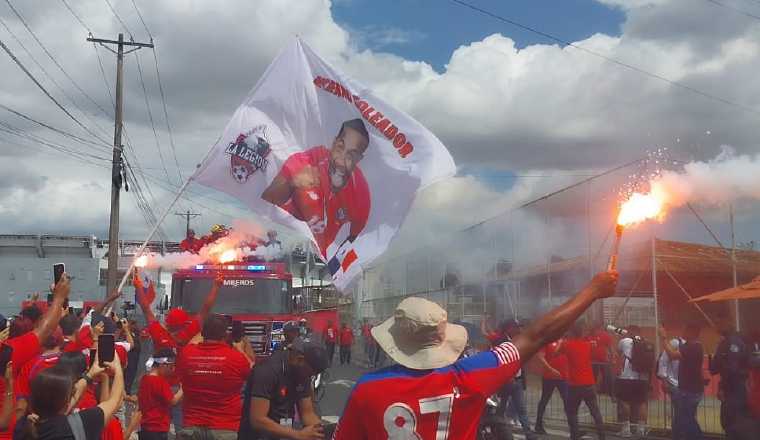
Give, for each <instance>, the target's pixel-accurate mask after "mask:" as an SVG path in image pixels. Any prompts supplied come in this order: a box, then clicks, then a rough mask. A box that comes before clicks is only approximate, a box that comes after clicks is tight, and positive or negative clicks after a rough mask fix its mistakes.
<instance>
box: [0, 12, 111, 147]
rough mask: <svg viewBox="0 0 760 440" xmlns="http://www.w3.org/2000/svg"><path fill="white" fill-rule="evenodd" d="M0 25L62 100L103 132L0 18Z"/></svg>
mask: <svg viewBox="0 0 760 440" xmlns="http://www.w3.org/2000/svg"><path fill="white" fill-rule="evenodd" d="M0 25H2V26H3V27H4V28H5V30H6V31H7V32H8V33H9V34H10V35H11V37H13V39H14V40H15V41H16V43H17V44H18V45H19V46H20V47H21V49H22V50H23V51H24V52H25V53H26V54H27V56H28V57H29V58H30V59H31V60H32V62H33V63H34V64H35V65H36V66H37V67H38V68H39V69H40V70H41V71H42V73H43V74H44V75H45V77H47V79H48V80H50V82H51V83H53V85H54V86H55V87H56V88H57V89H58V91H59V92H60V93H61V94H62V95H63V96H64V98H66V99H67V100H68V101H69V103H70V104H71V105H73V106H74V108H75V109H77V110H78V111H79V113H81V114H82V116H84V118H85V119H87V120H88V121H89V122H90V123H92V124H93V125H95V126H96V127H97V128H99V129H100V130H101V131H103V128H102V127H101V126H99V125H98V124H97V122H95V121H94V120H93V119H92V118H90V117H89V116H88V115H87V112H85V111H84V110H82V108H81V107H80V106H79V104H77V101H76V100H75V99H74V98H73V97H72V96H71V95H69V94H68V93H67V92H66V90H65V89H64V88H63V86H61V85H60V84H59V83H58V81H56V79H55V77H53V75H51V74H50V72H48V71H47V69H45V67H44V66H43V65H42V64H41V63H40V62H39V61H38V60H37V58H35V56H34V55H33V54H32V52H31V51H30V50H29V49H28V48H27V47H26V45H24V43H23V42H22V41H21V39H19V37H18V36H17V35H16V34H15V33H14V32H13V30H12V29H11V28H10V26H8V24H7V23H6V22H5V20H3V19H2V18H0ZM95 137H96V138H98V137H97V136H95ZM98 139H99V140H102V138H98Z"/></svg>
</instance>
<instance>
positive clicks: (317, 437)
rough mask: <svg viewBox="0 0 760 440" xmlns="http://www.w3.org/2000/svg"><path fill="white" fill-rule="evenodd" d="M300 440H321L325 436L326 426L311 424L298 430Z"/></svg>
mask: <svg viewBox="0 0 760 440" xmlns="http://www.w3.org/2000/svg"><path fill="white" fill-rule="evenodd" d="M297 436H298V439H299V440H321V439H323V438H325V428H323V427H322V425H309V426H306V427H304V428H303V429H302V430H300V431H298V434H297Z"/></svg>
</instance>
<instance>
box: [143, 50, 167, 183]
mask: <svg viewBox="0 0 760 440" xmlns="http://www.w3.org/2000/svg"><path fill="white" fill-rule="evenodd" d="M135 60H137V72H138V76H139V78H140V84H141V85H142V90H143V96H144V97H145V108H146V109H147V110H148V119H149V120H150V126H151V128H152V129H153V138H154V139H155V140H156V150H158V157H159V158H160V159H161V167H162V168H163V169H164V174H166V178H167V179H168V180H171V179H170V177H169V170H167V168H166V162H164V154H163V153H162V152H161V143H160V142H159V140H158V133H157V132H156V124H155V123H154V122H153V112H152V111H151V110H150V102H149V100H148V90H147V89H146V88H145V81H143V73H142V67H141V66H140V57H139V56H138V55H137V52H135Z"/></svg>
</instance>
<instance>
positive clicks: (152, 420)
mask: <svg viewBox="0 0 760 440" xmlns="http://www.w3.org/2000/svg"><path fill="white" fill-rule="evenodd" d="M173 398H174V393H172V389H171V386H170V385H169V382H168V381H167V380H166V379H164V378H163V377H161V376H156V375H152V374H146V375H145V376H143V378H142V380H141V381H140V389H139V391H138V392H137V399H138V401H139V403H140V412H142V421H141V422H140V425H141V427H142V429H143V430H144V431H150V432H169V423H170V422H171V407H172V405H171V402H172V399H173Z"/></svg>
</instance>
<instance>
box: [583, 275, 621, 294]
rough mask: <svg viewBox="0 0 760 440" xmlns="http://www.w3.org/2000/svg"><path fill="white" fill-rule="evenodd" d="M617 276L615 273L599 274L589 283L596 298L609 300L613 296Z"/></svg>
mask: <svg viewBox="0 0 760 440" xmlns="http://www.w3.org/2000/svg"><path fill="white" fill-rule="evenodd" d="M618 278H619V275H618V273H617V271H609V272H600V273H598V274H596V276H594V278H593V279H592V280H591V283H589V287H590V288H591V289H592V290H593V292H594V295H595V296H596V297H597V298H609V297H611V296H613V295H614V294H615V289H616V288H617V283H618Z"/></svg>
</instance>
